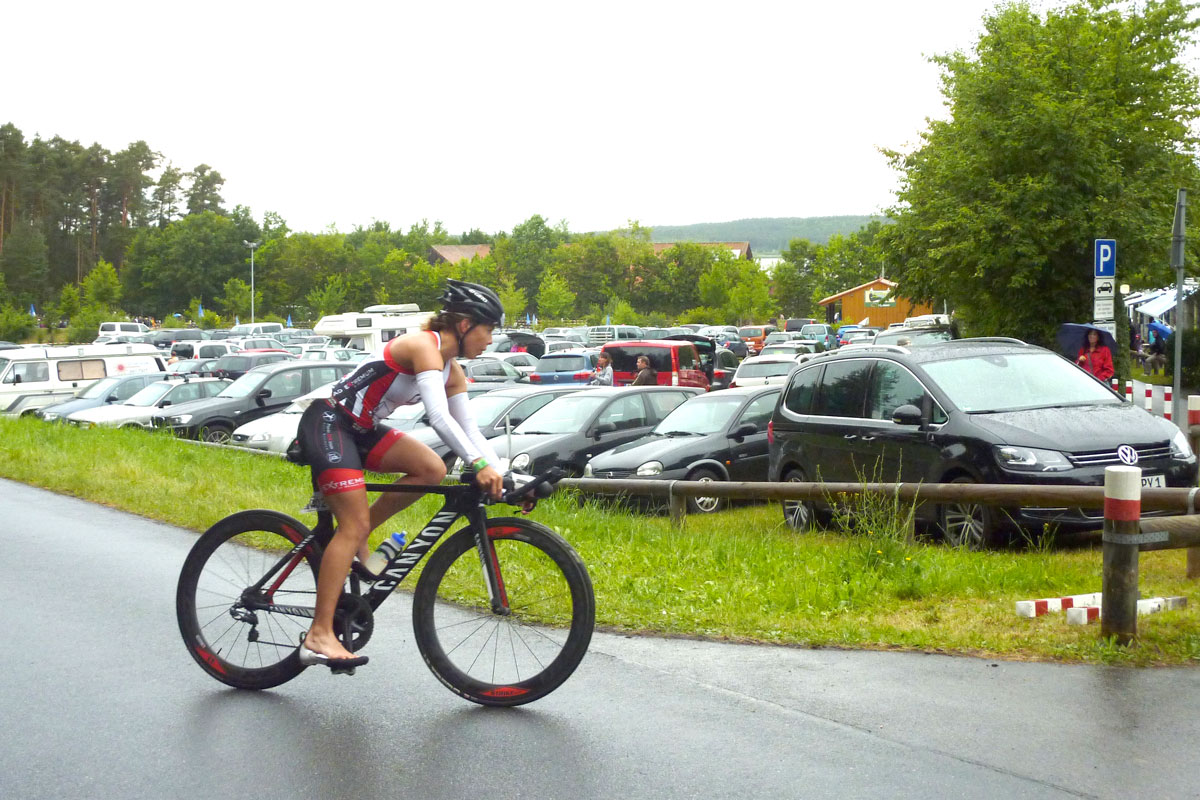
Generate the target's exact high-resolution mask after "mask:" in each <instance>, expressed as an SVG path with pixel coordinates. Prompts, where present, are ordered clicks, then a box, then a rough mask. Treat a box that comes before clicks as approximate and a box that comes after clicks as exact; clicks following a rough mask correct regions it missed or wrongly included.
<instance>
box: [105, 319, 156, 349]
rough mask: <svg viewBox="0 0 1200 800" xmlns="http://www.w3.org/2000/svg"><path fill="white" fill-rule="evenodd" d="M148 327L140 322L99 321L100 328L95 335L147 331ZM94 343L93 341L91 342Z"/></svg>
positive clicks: (148, 330)
mask: <svg viewBox="0 0 1200 800" xmlns="http://www.w3.org/2000/svg"><path fill="white" fill-rule="evenodd" d="M149 332H150V328H149V327H147V326H146V325H145V324H144V323H141V322H101V323H100V329H99V330H98V331H97V332H96V335H97V336H116V335H118V334H122V333H128V334H134V335H136V334H139V333H149ZM93 344H94V343H93Z"/></svg>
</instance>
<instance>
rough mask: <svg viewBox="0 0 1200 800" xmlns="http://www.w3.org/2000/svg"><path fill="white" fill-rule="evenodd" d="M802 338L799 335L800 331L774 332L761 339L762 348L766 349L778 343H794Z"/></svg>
mask: <svg viewBox="0 0 1200 800" xmlns="http://www.w3.org/2000/svg"><path fill="white" fill-rule="evenodd" d="M803 338H804V337H803V336H801V335H800V331H775V332H774V333H768V334H767V336H766V338H764V339H763V346H764V347H766V346H767V345H772V344H778V343H780V342H794V341H796V340H798V339H803Z"/></svg>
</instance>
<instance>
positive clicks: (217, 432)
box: [201, 425, 233, 444]
mask: <svg viewBox="0 0 1200 800" xmlns="http://www.w3.org/2000/svg"><path fill="white" fill-rule="evenodd" d="M232 433H233V432H232V431H230V430H229V428H226V427H225V426H224V425H212V426H210V427H207V428H205V429H204V435H203V436H202V437H201V438H203V439H204V441H206V442H212V443H213V444H229V440H230V438H231V437H232Z"/></svg>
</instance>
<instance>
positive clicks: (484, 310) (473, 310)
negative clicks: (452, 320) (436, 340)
mask: <svg viewBox="0 0 1200 800" xmlns="http://www.w3.org/2000/svg"><path fill="white" fill-rule="evenodd" d="M441 302H442V309H443V310H444V311H452V312H454V313H455V314H464V315H466V316H468V317H470V318H471V319H473V320H475V321H476V322H479V323H482V324H484V325H496V326H501V325H503V324H504V307H503V306H502V305H500V298H499V297H497V296H496V293H495V292H493V291H492V290H491V289H489V288H488V287H486V286H482V285H480V284H478V283H467V282H466V281H456V280H454V279H453V278H451V279H449V280H447V281H446V289H445V291H443V292H442V296H441Z"/></svg>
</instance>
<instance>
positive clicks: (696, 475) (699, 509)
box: [687, 469, 725, 514]
mask: <svg viewBox="0 0 1200 800" xmlns="http://www.w3.org/2000/svg"><path fill="white" fill-rule="evenodd" d="M688 480H689V481H700V482H701V483H712V482H713V481H719V480H721V478H720V476H719V475H717V474H715V473H714V472H713V471H712V470H707V469H698V470H696V471H695V472H693V473H692V474H691V475H689V476H688ZM687 504H688V511H689V512H691V513H693V514H711V513H713V512H714V511H720V510H721V509H722V508H724V507H725V498H723V497H689V498H688V500H687Z"/></svg>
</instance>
